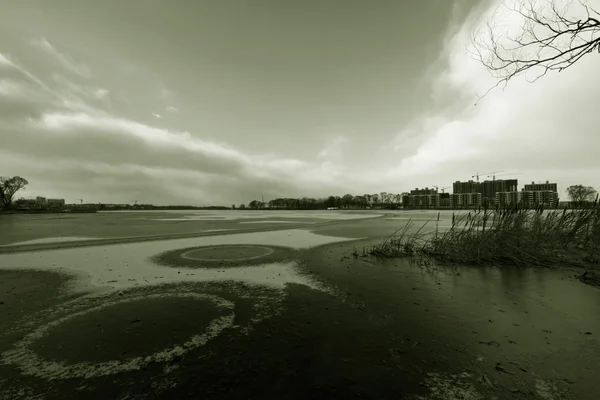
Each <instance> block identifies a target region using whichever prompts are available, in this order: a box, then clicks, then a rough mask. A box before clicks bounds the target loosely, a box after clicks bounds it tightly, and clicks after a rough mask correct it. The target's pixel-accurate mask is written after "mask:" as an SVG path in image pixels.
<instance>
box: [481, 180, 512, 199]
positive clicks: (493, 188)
mask: <svg viewBox="0 0 600 400" xmlns="http://www.w3.org/2000/svg"><path fill="white" fill-rule="evenodd" d="M518 184H519V181H518V180H517V179H498V180H492V181H484V182H483V183H482V187H483V190H482V195H483V200H482V201H483V205H493V204H495V202H496V193H499V192H516V191H517V187H518Z"/></svg>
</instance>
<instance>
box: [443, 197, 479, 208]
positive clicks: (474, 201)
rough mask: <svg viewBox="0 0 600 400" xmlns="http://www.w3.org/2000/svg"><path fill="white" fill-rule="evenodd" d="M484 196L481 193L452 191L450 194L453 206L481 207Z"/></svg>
mask: <svg viewBox="0 0 600 400" xmlns="http://www.w3.org/2000/svg"><path fill="white" fill-rule="evenodd" d="M482 199H483V196H482V194H481V193H452V194H451V195H450V207H452V208H471V207H479V206H481V204H482Z"/></svg>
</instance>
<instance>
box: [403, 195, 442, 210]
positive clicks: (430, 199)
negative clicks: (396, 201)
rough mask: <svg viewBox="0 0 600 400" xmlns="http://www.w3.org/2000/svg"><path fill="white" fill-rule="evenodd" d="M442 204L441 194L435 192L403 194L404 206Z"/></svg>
mask: <svg viewBox="0 0 600 400" xmlns="http://www.w3.org/2000/svg"><path fill="white" fill-rule="evenodd" d="M440 204H441V196H440V194H438V193H435V194H409V195H404V196H402V205H403V207H404V208H438V207H440Z"/></svg>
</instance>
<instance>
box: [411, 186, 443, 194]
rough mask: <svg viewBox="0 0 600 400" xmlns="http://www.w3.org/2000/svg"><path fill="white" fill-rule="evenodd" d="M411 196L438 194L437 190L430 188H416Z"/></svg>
mask: <svg viewBox="0 0 600 400" xmlns="http://www.w3.org/2000/svg"><path fill="white" fill-rule="evenodd" d="M410 194H412V195H424V194H437V190H435V189H429V188H428V187H426V188H425V189H419V188H415V189H413V190H411V191H410Z"/></svg>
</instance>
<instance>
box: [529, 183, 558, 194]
mask: <svg viewBox="0 0 600 400" xmlns="http://www.w3.org/2000/svg"><path fill="white" fill-rule="evenodd" d="M523 190H524V191H526V192H542V191H548V190H549V191H551V192H558V185H557V184H556V183H550V182H549V181H546V183H535V182H531V184H529V183H526V184H525V185H524V187H523Z"/></svg>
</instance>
